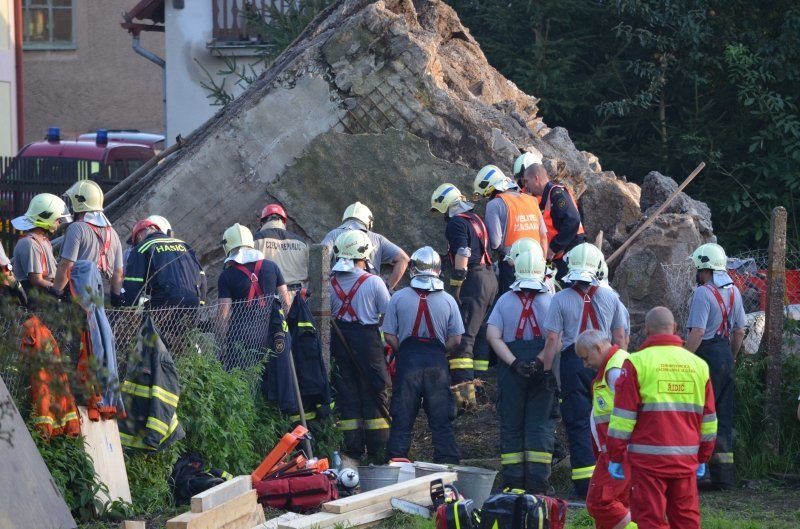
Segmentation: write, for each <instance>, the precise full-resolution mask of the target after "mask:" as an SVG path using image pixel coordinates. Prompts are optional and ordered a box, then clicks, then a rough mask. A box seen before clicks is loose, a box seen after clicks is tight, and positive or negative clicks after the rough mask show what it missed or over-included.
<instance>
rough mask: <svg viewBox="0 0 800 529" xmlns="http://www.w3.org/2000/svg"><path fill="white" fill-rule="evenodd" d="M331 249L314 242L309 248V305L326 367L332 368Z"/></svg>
mask: <svg viewBox="0 0 800 529" xmlns="http://www.w3.org/2000/svg"><path fill="white" fill-rule="evenodd" d="M330 276H331V250H330V248H328V247H327V246H325V245H324V244H313V245H311V247H310V248H309V250H308V290H309V292H310V293H311V298H310V299H309V300H308V301H309V306H310V308H311V313H312V314H313V315H314V324H315V325H316V326H317V329H318V330H319V336H320V341H321V342H322V358H323V359H324V360H325V368H326V369H327V370H328V372H330V369H331V361H330V360H331V295H330V288H329V285H330Z"/></svg>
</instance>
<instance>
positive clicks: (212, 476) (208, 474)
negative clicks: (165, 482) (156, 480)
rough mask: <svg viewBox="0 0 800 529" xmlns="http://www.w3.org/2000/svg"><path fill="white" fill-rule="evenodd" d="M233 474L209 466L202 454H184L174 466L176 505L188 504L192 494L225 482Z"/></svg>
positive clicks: (173, 494)
mask: <svg viewBox="0 0 800 529" xmlns="http://www.w3.org/2000/svg"><path fill="white" fill-rule="evenodd" d="M231 477H232V476H231V475H230V474H228V473H227V472H225V471H224V470H220V469H218V468H208V467H206V465H205V462H204V461H203V458H202V457H200V454H197V453H195V452H188V453H186V454H183V455H182V456H181V457H180V458H179V459H178V461H176V462H175V466H174V467H172V477H171V479H170V484H171V485H172V497H173V498H174V499H175V505H188V504H189V501H190V500H191V498H192V496H194V495H195V494H199V493H201V492H203V491H204V490H208V489H210V488H212V487H216V486H217V485H219V484H220V483H224V482H225V481H226V480H228V479H230V478H231Z"/></svg>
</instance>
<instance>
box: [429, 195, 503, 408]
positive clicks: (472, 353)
mask: <svg viewBox="0 0 800 529" xmlns="http://www.w3.org/2000/svg"><path fill="white" fill-rule="evenodd" d="M473 208H474V205H473V204H472V203H471V202H468V201H467V199H466V197H465V196H464V195H463V194H462V193H461V191H459V189H458V188H457V187H456V186H454V185H453V184H450V183H447V184H442V185H440V186H439V187H437V188H436V189H435V190H434V191H433V194H431V211H437V212H439V213H442V214H443V215H444V219H445V221H446V222H447V228H446V229H445V238H446V239H447V253H448V255H449V257H450V263H451V264H452V266H453V272H452V275H451V277H450V293H451V294H452V295H453V297H454V298H455V300H456V302H457V303H458V305H459V308H460V310H461V316H462V319H463V320H464V334H463V336H462V337H461V343H460V344H459V347H458V349H457V350H456V351H454V352H453V353H452V354H451V355H450V359H449V364H450V377H451V381H452V383H453V384H454V385H460V384H467V387H465V388H459V390H458V391H457V393H456V395H457V397H456V400H457V401H458V404H459V407H460V408H469V407H471V406H473V405H474V404H475V387H474V385H473V383H472V380H473V379H474V378H475V369H476V363H477V366H478V368H479V369H480V372H481V373H483V372H485V370H486V369H488V366H489V348H488V343H487V342H486V326H485V324H484V322H485V319H486V315H487V314H488V312H489V309H490V308H491V305H492V303H493V302H494V299H495V297H496V296H497V277H496V276H495V275H494V273H493V272H492V268H491V266H492V259H491V257H490V255H489V252H490V249H489V239H488V234H487V230H486V225H485V224H484V223H483V220H482V219H481V218H480V217H479V216H478V215H477V214H476V213H475V212H474V211H472V210H473ZM462 394H463V395H464V396H465V398H464V399H461V398H460V395H462Z"/></svg>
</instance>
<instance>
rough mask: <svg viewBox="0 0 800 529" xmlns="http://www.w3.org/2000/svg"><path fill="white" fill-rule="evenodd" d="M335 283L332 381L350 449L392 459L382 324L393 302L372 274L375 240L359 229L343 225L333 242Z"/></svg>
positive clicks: (356, 454) (377, 460) (359, 455)
mask: <svg viewBox="0 0 800 529" xmlns="http://www.w3.org/2000/svg"><path fill="white" fill-rule="evenodd" d="M333 252H334V255H335V257H336V264H335V265H334V267H333V269H332V274H331V282H330V298H331V315H332V318H333V319H332V331H331V356H332V357H333V359H334V362H333V365H334V368H333V371H332V373H331V382H332V383H333V387H334V388H335V389H336V412H337V414H338V415H339V422H338V423H337V427H338V428H339V430H340V431H341V432H342V433H343V435H344V452H345V453H346V454H347V455H348V456H350V457H352V458H354V459H361V458H362V456H363V455H364V452H365V450H366V454H367V458H368V459H369V461H371V462H374V463H383V462H385V461H386V442H387V441H388V439H389V386H390V379H389V372H388V369H387V366H386V360H385V357H384V353H383V341H382V340H381V334H380V329H379V325H380V323H381V321H382V319H383V315H384V314H385V313H386V307H387V305H388V304H389V290H388V289H387V288H386V285H385V284H384V282H383V280H382V279H381V278H380V277H379V276H377V275H373V274H371V273H369V272H368V271H367V270H368V267H369V258H370V255H372V253H373V252H372V242H371V240H370V237H369V236H368V234H367V233H366V232H364V231H361V230H358V229H348V230H343V231H342V232H341V233H340V234H339V236H338V237H336V240H335V242H334V244H333Z"/></svg>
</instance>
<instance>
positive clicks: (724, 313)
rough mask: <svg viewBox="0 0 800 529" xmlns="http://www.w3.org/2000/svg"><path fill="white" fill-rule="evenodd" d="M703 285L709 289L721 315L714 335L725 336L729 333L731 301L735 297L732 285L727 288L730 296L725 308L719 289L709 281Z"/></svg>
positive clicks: (731, 310)
mask: <svg viewBox="0 0 800 529" xmlns="http://www.w3.org/2000/svg"><path fill="white" fill-rule="evenodd" d="M703 286H704V287H706V288H707V289H708V290H710V291H711V294H712V295H713V296H714V299H715V300H717V306H719V314H720V316H721V317H722V323H720V324H719V327H718V328H717V332H716V335H717V336H724V337H726V338H727V337H728V336H730V334H731V313H732V312H733V302H734V299H735V296H734V294H733V289H734V287H731V288H729V289H728V291H729V292H730V297H729V303H728V309H727V310H726V309H725V302H724V301H723V300H722V296H721V295H720V293H719V290H717V288H716V287H715V286H714V285H712V284H711V283H706V284H705V285H703Z"/></svg>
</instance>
